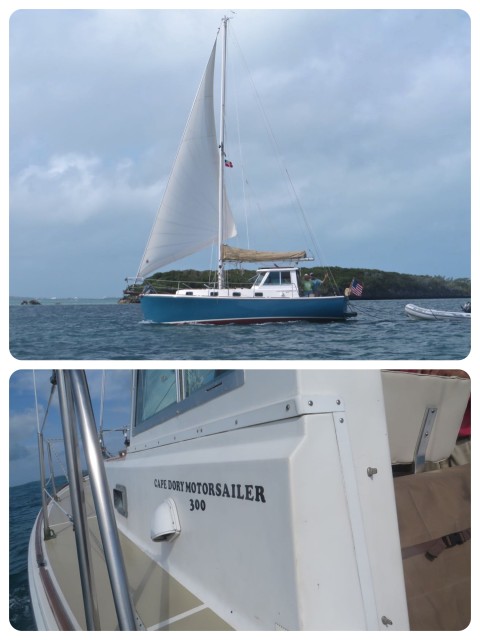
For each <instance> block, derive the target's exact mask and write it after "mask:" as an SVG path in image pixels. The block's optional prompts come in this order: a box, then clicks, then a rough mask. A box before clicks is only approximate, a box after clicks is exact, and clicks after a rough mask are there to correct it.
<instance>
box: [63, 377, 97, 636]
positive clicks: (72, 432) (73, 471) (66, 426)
mask: <svg viewBox="0 0 480 640" xmlns="http://www.w3.org/2000/svg"><path fill="white" fill-rule="evenodd" d="M57 385H58V398H59V402H60V414H61V417H62V428H63V439H64V443H65V458H66V462H67V469H68V475H69V479H70V502H71V505H72V515H73V521H74V532H75V543H76V549H77V558H78V566H79V571H80V582H81V585H82V595H83V603H84V609H85V620H86V624H87V629H88V630H89V631H93V630H99V629H100V616H99V613H98V605H97V598H96V592H95V582H94V578H93V565H92V558H91V552H90V545H89V534H88V523H87V515H86V511H85V498H84V493H83V483H82V470H81V466H80V456H79V448H78V437H77V432H76V424H75V413H74V403H73V392H72V383H71V377H70V372H69V371H57Z"/></svg>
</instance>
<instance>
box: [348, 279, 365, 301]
mask: <svg viewBox="0 0 480 640" xmlns="http://www.w3.org/2000/svg"><path fill="white" fill-rule="evenodd" d="M350 289H351V290H352V293H353V295H354V296H358V297H360V296H361V295H362V293H363V284H360V282H357V281H356V280H355V278H354V279H353V280H352V284H351V285H350Z"/></svg>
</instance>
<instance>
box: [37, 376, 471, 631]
mask: <svg viewBox="0 0 480 640" xmlns="http://www.w3.org/2000/svg"><path fill="white" fill-rule="evenodd" d="M79 373H80V372H71V373H70V374H69V375H67V373H66V372H63V373H62V372H57V376H59V377H60V378H61V377H62V376H63V377H65V380H68V378H69V377H71V378H72V389H73V390H74V392H75V393H74V395H75V405H77V404H78V407H77V409H78V415H77V418H78V422H79V423H80V426H81V430H84V429H83V422H84V417H83V416H84V415H86V414H87V413H88V412H82V411H81V410H80V409H81V404H82V403H80V402H79V398H80V395H81V394H80V393H79V389H80V385H79V384H78V381H79V380H80V377H79V376H78V374H79ZM460 373H461V372H460ZM75 376H76V377H75ZM59 395H60V386H59ZM133 397H134V403H133V407H132V420H131V428H130V435H129V439H128V443H127V448H126V450H125V451H122V452H121V454H120V455H119V456H117V457H116V458H110V459H107V460H105V464H104V465H103V464H102V465H100V468H101V469H103V470H104V474H105V477H104V482H103V484H104V489H105V495H106V497H107V500H106V502H103V505H104V506H103V507H101V508H100V509H99V508H98V504H97V506H96V509H95V510H94V509H93V502H95V503H96V502H97V501H96V500H92V497H91V494H90V487H92V493H94V491H93V489H94V484H95V475H96V473H94V472H93V469H94V466H92V467H91V468H90V479H89V482H85V483H83V481H82V483H80V485H81V486H83V485H85V495H86V497H85V500H84V502H85V504H86V505H87V520H88V529H89V531H90V533H89V534H88V535H87V536H86V537H87V538H89V539H90V543H89V545H86V546H87V547H88V546H90V547H91V556H92V558H93V560H92V562H91V564H92V570H91V573H92V575H93V574H94V578H95V580H94V585H95V587H92V588H91V589H90V590H87V591H90V592H92V593H93V592H96V594H97V598H98V605H97V606H96V607H94V606H92V607H91V608H92V609H97V610H98V615H97V620H96V621H95V620H93V618H95V616H91V617H92V621H91V622H90V626H88V625H86V624H85V620H86V617H87V616H86V614H85V611H86V609H87V606H86V605H85V607H84V606H83V604H82V591H81V588H80V577H79V570H78V564H77V560H76V557H77V554H76V551H75V537H77V534H78V532H79V530H80V525H77V526H76V527H75V537H74V535H73V532H72V523H71V521H70V517H69V516H68V514H69V513H71V510H72V506H71V504H70V503H71V502H72V499H71V494H73V493H74V490H73V488H72V490H69V489H68V488H67V489H66V490H64V491H62V492H59V496H58V500H52V501H51V502H50V505H49V506H48V510H47V511H48V518H49V522H48V523H46V522H45V517H43V519H42V515H40V516H39V518H38V519H37V524H36V526H35V528H34V530H33V532H32V536H31V542H30V548H29V581H30V589H31V594H32V604H33V608H34V611H35V618H36V621H37V625H38V627H39V629H47V630H54V629H64V630H68V629H84V628H95V629H97V628H98V629H105V630H108V629H118V628H122V629H123V628H140V629H150V630H228V629H235V630H283V629H286V630H375V629H377V630H386V629H391V630H406V629H409V628H410V629H412V630H427V631H429V630H430V631H432V630H461V629H464V628H466V627H467V626H468V624H469V621H470V463H469V447H470V444H469V441H468V442H464V443H462V444H461V445H459V441H458V439H457V436H458V433H459V431H458V429H459V425H460V423H461V422H462V418H463V417H464V414H465V415H467V414H468V412H465V410H466V408H467V406H468V405H469V398H470V380H469V379H468V378H466V377H465V376H462V375H453V376H452V375H449V376H442V375H424V374H421V373H411V372H410V373H407V372H404V371H382V372H381V371H360V370H357V371H342V370H335V371H314V370H311V371H297V370H270V371H259V370H203V369H200V370H181V371H174V370H143V371H138V372H134V374H133ZM92 432H93V434H94V435H93V436H92V437H93V440H94V441H95V439H96V432H95V429H94V428H93V429H92ZM97 444H98V442H97ZM464 447H466V448H465V449H464ZM462 452H463V453H462ZM467 454H468V455H467ZM452 465H453V466H452ZM100 475H101V474H100ZM100 484H102V483H100ZM70 485H71V486H72V483H70ZM107 503H109V504H110V507H109V509H110V512H111V519H113V522H114V525H116V526H118V532H119V533H118V534H117V533H116V526H115V532H113V531H112V532H111V534H109V535H106V536H103V535H101V529H102V526H104V525H102V524H101V522H100V521H101V516H103V515H104V514H103V513H102V511H103V510H105V511H109V509H108V508H107ZM100 504H102V503H100ZM112 505H113V506H112ZM107 520H108V518H107ZM113 533H115V535H113ZM117 535H118V536H119V539H120V544H121V549H122V552H121V553H120V554H119V556H118V555H117V556H116V561H115V563H116V564H118V565H120V564H122V562H124V564H125V570H126V581H127V584H128V586H127V587H126V588H125V590H126V592H127V593H126V600H124V606H123V605H122V606H120V607H119V608H117V610H116V607H115V606H114V603H113V600H112V595H111V592H110V584H111V585H112V591H113V590H115V588H117V582H118V583H120V587H121V586H122V584H121V581H117V582H115V583H114V582H113V581H112V579H111V578H109V573H108V571H107V568H106V563H105V558H106V556H107V555H108V554H107V552H106V551H104V550H105V544H106V543H107V544H109V543H110V541H111V539H112V538H114V537H115V536H117ZM122 556H123V560H120V558H122ZM115 563H114V564H115ZM87 564H88V563H87ZM107 564H108V562H107ZM85 573H86V574H88V570H86V572H85ZM92 593H90V595H92ZM83 598H84V599H85V595H84V596H83ZM130 602H131V604H132V605H133V611H132V612H131V618H132V620H131V624H133V627H132V626H131V625H130V626H128V624H130V623H128V624H126V625H123V626H122V622H121V621H120V617H119V611H120V613H123V609H124V608H127V609H131V606H130Z"/></svg>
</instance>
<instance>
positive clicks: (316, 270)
mask: <svg viewBox="0 0 480 640" xmlns="http://www.w3.org/2000/svg"><path fill="white" fill-rule="evenodd" d="M226 273H227V274H228V285H227V286H229V287H240V286H249V285H251V284H252V282H253V280H254V278H255V271H254V270H248V269H230V270H228V272H226ZM306 273H313V274H314V276H315V277H318V278H320V279H323V276H324V274H325V273H328V275H329V277H328V279H327V281H326V282H325V284H324V285H323V289H322V294H323V295H332V294H334V293H342V292H343V291H344V290H345V289H346V288H347V287H348V286H349V285H350V283H351V282H352V280H353V279H356V280H357V282H360V283H361V284H362V285H363V293H362V296H361V298H356V297H355V296H353V295H352V296H351V298H352V299H354V300H355V299H356V300H358V299H361V300H405V299H412V300H419V299H428V298H470V295H471V293H470V292H471V281H470V278H446V277H444V276H426V275H422V276H417V275H411V274H408V273H396V272H393V271H380V270H378V269H360V268H356V269H355V268H344V267H323V268H321V267H311V268H302V269H301V274H302V276H303V275H304V274H306ZM214 277H215V274H214V273H212V272H211V271H197V270H195V269H186V270H181V271H175V270H173V271H165V272H159V273H156V274H155V275H153V276H152V277H151V278H148V279H147V280H145V282H144V283H143V284H142V285H135V286H129V287H128V288H127V289H126V290H125V291H124V296H123V298H122V299H121V300H120V301H119V302H123V303H129V302H138V295H139V294H140V293H141V292H142V290H143V288H144V286H145V285H146V284H150V285H151V286H152V287H153V288H154V289H155V291H157V292H158V293H173V292H174V291H176V290H177V289H181V288H188V289H197V288H200V289H201V288H203V287H205V286H213V278H214ZM209 283H210V284H209Z"/></svg>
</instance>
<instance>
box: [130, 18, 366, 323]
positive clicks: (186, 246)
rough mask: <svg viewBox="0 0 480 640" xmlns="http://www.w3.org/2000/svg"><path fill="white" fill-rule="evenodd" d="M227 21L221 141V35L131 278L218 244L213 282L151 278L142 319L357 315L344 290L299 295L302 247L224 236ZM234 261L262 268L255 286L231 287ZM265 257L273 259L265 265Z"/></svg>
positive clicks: (228, 230)
mask: <svg viewBox="0 0 480 640" xmlns="http://www.w3.org/2000/svg"><path fill="white" fill-rule="evenodd" d="M228 21H229V18H227V17H224V18H223V20H222V26H223V55H222V77H221V100H220V104H221V109H220V136H219V137H220V139H219V140H217V133H216V124H215V114H214V68H215V58H216V49H217V38H218V34H217V38H216V39H215V43H214V46H213V49H212V52H211V54H210V57H209V60H208V63H207V66H206V69H205V72H204V74H203V77H202V80H201V83H200V86H199V89H198V92H197V94H196V97H195V101H194V104H193V107H192V110H191V113H190V116H189V118H188V121H187V125H186V128H185V131H184V133H183V136H182V139H181V143H180V147H179V150H178V153H177V156H176V160H175V163H174V166H173V169H172V172H171V175H170V178H169V181H168V184H167V187H166V190H165V193H164V197H163V200H162V203H161V205H160V209H159V211H158V214H157V217H156V220H155V222H154V225H153V228H152V231H151V233H150V237H149V239H148V242H147V245H146V248H145V252H144V255H143V258H142V261H141V264H140V267H139V270H138V273H137V277H136V278H135V280H134V282H135V283H138V282H144V281H145V278H147V277H148V276H149V275H152V274H153V273H154V272H155V271H156V270H157V269H159V268H160V267H162V266H165V265H167V264H171V263H173V262H175V261H177V260H180V259H182V258H185V257H187V256H189V255H192V254H194V253H197V252H198V251H200V250H202V249H204V248H206V247H208V246H215V245H216V247H217V256H218V267H217V272H216V276H217V277H216V282H215V286H211V287H204V288H203V289H202V288H183V289H178V290H176V291H175V292H174V293H163V292H162V293H158V292H156V290H155V289H154V287H152V285H151V284H148V285H147V286H145V287H144V289H143V292H142V294H141V295H140V303H141V306H142V311H143V314H144V318H145V320H146V321H150V322H154V323H164V324H184V323H186V324H195V323H209V324H210V323H213V324H223V323H260V322H274V321H292V320H295V321H298V320H306V321H310V322H324V321H332V320H346V319H347V318H350V317H353V316H356V313H355V312H352V311H350V310H349V308H348V296H346V295H337V294H336V295H331V296H322V297H316V296H305V295H302V290H301V289H302V287H301V281H300V269H299V267H298V263H299V261H301V260H305V259H310V258H307V253H306V252H305V251H290V252H271V251H255V250H251V249H237V248H235V247H231V246H229V245H228V244H227V243H226V242H227V240H228V239H230V238H232V237H234V236H235V235H236V226H235V221H234V218H233V215H232V211H231V209H230V204H229V201H228V197H227V193H226V188H225V181H224V169H225V167H229V166H231V164H232V163H231V161H230V160H228V159H227V157H226V154H225V142H224V137H225V94H226V92H225V86H226V78H225V75H226V56H227V26H228ZM219 31H220V30H219ZM229 262H235V263H244V262H252V263H256V264H262V267H261V268H259V269H258V270H257V275H256V279H255V281H254V282H253V284H252V285H251V286H248V287H243V286H242V287H240V286H230V285H228V284H227V282H226V277H225V276H226V274H225V272H224V268H225V265H226V264H227V263H229ZM264 262H267V263H268V264H270V265H271V266H268V267H265V266H263V263H264ZM278 263H283V264H286V265H287V266H279V264H278ZM127 280H128V279H127Z"/></svg>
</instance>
